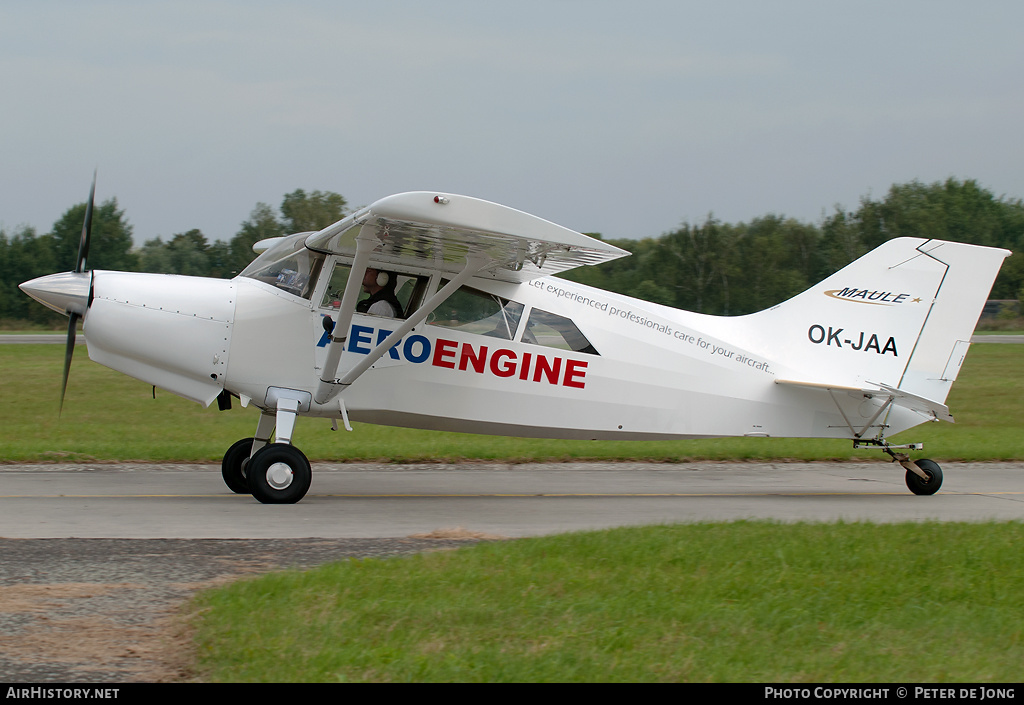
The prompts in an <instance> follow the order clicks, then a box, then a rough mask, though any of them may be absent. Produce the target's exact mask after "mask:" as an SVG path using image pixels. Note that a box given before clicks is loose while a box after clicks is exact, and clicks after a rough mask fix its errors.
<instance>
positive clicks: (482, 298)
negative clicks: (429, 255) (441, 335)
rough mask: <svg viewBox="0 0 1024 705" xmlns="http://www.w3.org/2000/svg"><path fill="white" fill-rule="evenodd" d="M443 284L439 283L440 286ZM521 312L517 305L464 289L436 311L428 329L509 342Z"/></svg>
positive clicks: (458, 291)
mask: <svg viewBox="0 0 1024 705" xmlns="http://www.w3.org/2000/svg"><path fill="white" fill-rule="evenodd" d="M446 283H447V282H445V281H444V280H441V285H442V286H443V285H444V284H446ZM523 308H524V307H523V305H522V304H521V303H519V302H517V301H509V300H508V299H503V298H501V297H500V296H495V295H494V294H488V293H485V292H483V291H479V290H477V289H471V288H469V287H467V286H464V287H461V288H460V289H458V290H457V291H456V292H455V293H454V294H452V295H451V296H449V297H448V298H447V299H446V300H445V301H444V303H442V304H441V305H440V306H438V307H437V309H436V310H435V311H434V313H433V314H432V318H431V320H430V325H432V326H440V327H442V328H451V329H453V330H460V331H464V332H466V333H474V334H476V335H488V336H491V337H492V338H501V339H503V340H512V338H513V336H515V334H516V328H518V327H519V319H520V318H522V317H523Z"/></svg>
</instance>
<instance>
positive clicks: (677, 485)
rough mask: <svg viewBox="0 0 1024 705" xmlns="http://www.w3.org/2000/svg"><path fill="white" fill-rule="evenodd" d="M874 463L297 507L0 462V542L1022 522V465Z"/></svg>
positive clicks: (391, 470) (330, 476)
mask: <svg viewBox="0 0 1024 705" xmlns="http://www.w3.org/2000/svg"><path fill="white" fill-rule="evenodd" d="M879 455H880V458H879V460H878V461H877V462H870V463H780V464H764V463H705V464H701V463H696V464H685V465H671V464H661V465H658V464H640V463H636V464H631V463H609V464H604V465H602V464H534V465H486V464H466V465H328V464H315V465H314V471H313V485H312V488H311V489H310V492H309V494H308V495H307V496H306V498H305V499H303V500H302V502H300V503H299V504H297V505H269V506H265V505H261V504H259V503H258V502H256V501H255V500H254V499H253V498H252V497H250V496H248V495H235V494H232V493H231V492H229V491H228V490H227V488H226V487H225V486H224V484H223V481H222V480H221V477H220V468H219V466H214V465H191V466H190V465H163V466H161V465H78V466H76V465H23V466H19V465H6V466H2V465H0V537H6V538H65V537H79V538H181V539H194V538H218V539H226V538H245V539H254V538H266V539H282V538H310V537H313V538H383V537H388V538H394V537H402V536H408V535H410V534H414V533H421V532H427V531H431V530H435V529H440V528H448V527H454V526H461V527H464V528H466V529H469V530H472V531H481V532H487V533H492V534H500V535H503V536H509V537H519V536H530V535H536V534H546V533H552V532H559V531H573V530H580V529H597V528H605V527H610V526H624V525H630V524H648V523H655V522H678V521H697V520H730V519H744V518H753V517H756V518H770V519H778V520H782V521H795V520H809V521H834V520H838V519H843V520H851V521H855V520H871V521H894V520H906V519H939V520H944V521H952V520H963V521H979V520H985V519H1024V465H1021V464H985V463H974V464H955V463H953V464H946V465H945V467H944V473H945V482H944V484H943V487H942V490H941V491H940V492H939V494H938V495H935V496H933V497H917V496H915V495H913V494H911V493H910V491H909V490H908V489H907V488H906V486H905V484H904V479H903V476H904V471H903V470H902V468H900V467H899V466H898V465H896V464H894V463H889V462H886V461H885V460H883V459H882V457H881V454H879Z"/></svg>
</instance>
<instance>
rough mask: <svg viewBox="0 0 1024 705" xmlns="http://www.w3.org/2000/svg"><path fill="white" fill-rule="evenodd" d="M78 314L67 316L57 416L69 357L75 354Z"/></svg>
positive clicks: (65, 384) (61, 402)
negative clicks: (66, 334) (62, 379)
mask: <svg viewBox="0 0 1024 705" xmlns="http://www.w3.org/2000/svg"><path fill="white" fill-rule="evenodd" d="M79 318H80V316H79V315H78V314H77V313H71V314H69V316H68V340H67V343H66V344H65V346H64V381H63V382H61V385H60V407H59V408H58V409H57V416H58V417H59V416H60V414H61V412H62V411H64V393H65V392H67V389H68V373H70V372H71V357H72V356H73V355H74V354H75V335H76V334H77V333H78V319H79Z"/></svg>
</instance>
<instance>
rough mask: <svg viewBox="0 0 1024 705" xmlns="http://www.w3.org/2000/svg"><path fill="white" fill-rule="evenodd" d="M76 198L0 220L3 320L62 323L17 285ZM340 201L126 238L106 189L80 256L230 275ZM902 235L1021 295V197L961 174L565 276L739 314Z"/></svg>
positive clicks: (73, 249)
mask: <svg viewBox="0 0 1024 705" xmlns="http://www.w3.org/2000/svg"><path fill="white" fill-rule="evenodd" d="M85 208H86V205H85V204H84V203H81V204H78V205H75V206H72V207H71V208H69V209H68V210H67V211H66V212H65V213H64V215H63V216H61V218H60V219H59V220H58V221H57V222H56V223H54V226H53V228H52V230H51V231H50V232H48V233H45V234H43V235H40V234H38V233H36V232H35V230H34V229H33V228H31V227H27V226H25V227H21V228H19V229H17V230H15V231H14V232H12V233H10V234H8V233H7V232H5V231H3V230H0V320H6V321H24V322H29V323H35V324H54V325H61V324H62V323H63V322H64V320H65V319H64V318H63V317H61V316H58V315H57V314H55V313H53V312H51V311H49V310H48V309H45V308H44V307H42V306H39V305H38V304H36V303H35V302H33V301H32V300H31V299H29V298H28V297H27V296H25V295H24V294H23V293H22V292H21V291H20V290H19V289H18V288H17V285H18V283H19V282H22V281H26V280H28V279H31V278H33V277H37V276H42V275H44V274H50V273H52V272H61V271H68V270H70V269H72V268H73V267H74V263H75V259H76V256H77V253H78V243H79V240H80V237H81V231H82V222H83V220H84V217H85ZM346 208H347V203H346V201H345V199H344V197H342V196H341V195H340V194H337V193H333V192H330V191H312V192H308V193H307V192H306V191H303V190H302V189H298V190H296V191H293V192H292V193H289V194H287V195H285V196H284V198H283V200H282V202H281V205H280V207H279V208H278V209H274V208H273V207H271V206H269V205H267V204H265V203H258V204H257V205H256V207H255V208H254V209H253V211H252V213H250V215H249V218H248V219H247V220H245V221H244V222H243V223H242V224H241V227H240V228H239V231H238V233H237V234H236V235H235V236H234V237H233V238H232V239H231V240H230V241H227V242H225V241H222V240H215V241H213V242H210V241H209V240H208V239H207V238H206V236H205V235H203V233H202V232H201V231H200V230H197V229H193V230H189V231H188V232H184V233H179V234H176V235H173V236H171V237H170V239H168V240H166V241H164V240H163V239H161V238H159V237H158V238H154V239H151V240H148V241H146V242H145V243H144V244H143V245H142V246H141V247H135V246H133V241H132V227H131V225H130V224H129V223H128V220H127V219H126V217H125V213H124V211H123V210H121V209H119V208H118V204H117V199H116V198H112V199H110V200H108V201H104V202H103V203H101V204H99V205H98V207H97V208H96V210H95V212H94V215H93V236H92V242H91V251H90V255H89V260H88V266H89V268H90V269H116V270H124V271H143V272H165V273H173V274H188V275H196V276H212V277H232V276H234V275H235V274H237V273H238V272H240V271H241V270H242V269H243V268H245V266H246V265H247V264H248V263H249V262H250V261H252V259H253V257H254V256H255V255H254V254H253V251H252V245H253V244H254V243H255V242H257V241H259V240H262V239H264V238H268V237H276V236H279V235H284V234H288V233H293V232H303V231H307V230H319V229H321V228H323V227H326V226H327V225H330V224H331V223H333V222H335V221H337V220H339V219H340V218H342V217H343V216H344V215H345V212H346ZM590 234H591V235H595V236H596V237H600V235H599V234H595V233H590ZM904 236H910V237H923V238H929V237H931V238H938V239H942V240H954V241H959V242H968V243H973V244H978V245H989V246H993V247H1004V248H1006V249H1009V250H1012V251H1013V252H1014V254H1013V255H1012V256H1011V257H1010V258H1009V259H1007V260H1006V262H1005V263H1004V264H1003V268H1002V271H1001V272H1000V274H999V277H998V279H997V280H996V283H995V286H994V288H993V291H992V294H991V298H994V299H1018V300H1019V299H1020V298H1021V297H1022V296H1024V203H1022V201H1021V200H1020V199H1019V198H1018V199H1012V198H1006V197H1002V196H1000V197H996V196H995V195H994V194H993V193H992V192H991V191H989V190H987V189H985V188H982V187H981V186H979V185H978V183H977V182H976V181H974V180H970V179H968V180H964V181H960V180H956V179H947V180H946V181H944V182H935V183H931V184H924V183H921V182H919V181H911V182H909V183H904V184H895V185H893V186H892V187H891V188H890V189H889V191H888V193H887V194H886V195H885V197H884V198H881V199H875V198H872V197H871V196H864V197H862V198H861V199H860V204H859V207H858V208H856V209H855V210H846V209H843V208H839V207H836V208H834V210H833V212H832V213H831V214H827V215H823V217H822V218H821V220H820V221H819V222H818V223H805V222H800V221H798V220H795V219H793V218H785V217H783V216H779V215H774V214H768V215H765V216H762V217H758V218H754V219H752V220H751V221H749V222H745V223H744V222H741V223H724V222H722V221H720V220H718V219H717V218H715V217H714V215H713V214H709V215H708V216H707V218H705V219H704V221H703V222H699V223H688V222H684V223H682V224H681V225H680V226H679V227H678V228H677V229H675V230H673V231H671V232H668V233H664V234H662V235H660V236H658V237H648V238H643V239H639V240H625V239H623V240H612V241H611V242H612V243H613V244H615V245H617V246H619V247H621V248H623V249H625V250H628V251H630V252H631V253H633V256H631V257H626V258H623V259H619V260H616V261H613V262H608V263H606V264H603V265H601V266H599V267H582V268H580V269H576V270H571V271H569V272H567V273H565V274H564V275H563V276H564V277H565V278H567V279H571V280H573V281H577V282H580V283H584V284H589V285H592V286H597V287H600V288H602V289H608V290H610V291H616V292H619V293H623V294H627V295H630V296H635V297H638V298H641V299H645V300H648V301H654V302H657V303H661V304H665V305H668V306H673V307H677V308H683V309H687V310H691V311H699V312H702V313H711V314H718V315H739V314H744V313H752V312H754V311H759V310H762V309H764V308H768V307H769V306H773V305H775V304H777V303H779V302H781V301H784V300H786V299H788V298H790V297H791V296H794V295H796V294H798V293H800V292H801V291H803V290H805V289H807V288H808V287H809V286H811V285H812V284H814V283H815V282H817V281H820V280H822V279H824V278H825V277H826V276H828V275H829V274H832V273H833V272H835V271H837V270H838V269H840V268H842V267H843V266H845V265H846V264H848V263H850V262H852V261H853V260H855V259H856V258H858V257H860V256H861V255H863V254H864V253H866V252H868V251H869V250H871V249H872V248H874V247H877V246H878V245H880V244H881V243H883V242H885V241H886V240H889V239H891V238H894V237H904ZM9 325H16V324H14V323H11V324H9Z"/></svg>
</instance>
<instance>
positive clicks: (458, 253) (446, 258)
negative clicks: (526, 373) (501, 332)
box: [305, 191, 629, 426]
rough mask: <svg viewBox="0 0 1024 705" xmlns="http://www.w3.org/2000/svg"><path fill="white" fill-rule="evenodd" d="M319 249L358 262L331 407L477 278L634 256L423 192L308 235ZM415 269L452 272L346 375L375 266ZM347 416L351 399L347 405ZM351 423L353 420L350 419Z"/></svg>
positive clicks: (324, 381) (505, 210)
mask: <svg viewBox="0 0 1024 705" xmlns="http://www.w3.org/2000/svg"><path fill="white" fill-rule="evenodd" d="M305 243H306V247H307V248H309V249H310V250H313V251H316V252H322V253H325V254H331V255H340V256H350V257H352V270H351V272H350V274H349V278H348V283H347V284H346V286H345V292H344V293H343V294H342V297H341V305H340V307H339V309H338V321H337V322H336V324H335V327H334V330H333V332H332V335H331V343H330V347H329V348H328V351H327V360H326V362H325V364H324V367H323V370H322V374H321V376H320V382H319V384H318V386H317V392H316V394H315V396H314V399H315V400H316V402H317V403H318V404H325V403H327V402H328V401H330V400H331V399H333V398H334V397H336V396H337V395H338V394H339V393H340V392H341V391H342V390H344V389H345V388H346V387H348V386H349V385H351V384H352V383H353V382H354V381H355V380H356V379H358V378H359V376H360V375H362V374H363V372H365V371H366V370H367V369H369V368H370V366H371V365H372V364H373V363H374V362H376V361H377V360H378V359H379V358H380V357H381V356H382V355H383V354H384V353H385V352H386V351H387V350H389V349H390V348H391V347H392V346H393V345H394V344H395V343H396V342H398V341H399V340H401V339H402V337H403V336H405V335H406V334H407V333H409V331H411V330H412V329H413V328H414V327H415V326H416V325H419V324H420V323H421V322H422V321H423V320H425V319H426V317H427V316H428V315H430V313H431V312H432V311H433V310H434V309H435V308H437V307H438V306H439V305H441V304H442V303H443V302H444V301H445V299H447V298H448V297H449V296H450V295H451V294H452V293H453V292H454V291H455V290H456V289H458V288H459V287H460V286H462V285H463V284H465V283H466V282H467V281H469V279H471V278H473V277H491V278H493V279H497V280H500V281H505V282H510V283H523V282H528V281H530V280H531V279H537V278H538V277H543V276H550V275H552V274H557V273H559V272H564V271H566V270H569V269H573V268H575V267H579V266H582V265H586V264H599V263H601V262H607V261H609V260H613V259H618V258H619V257H624V256H626V255H628V254H629V252H627V251H626V250H622V249H620V248H618V247H615V246H614V245H609V244H608V243H605V242H602V241H600V240H597V239H595V238H592V237H588V236H586V235H583V234H582V233H578V232H576V231H574V230H569V229H568V228H563V227H562V226H560V225H556V224H554V223H552V222H549V221H547V220H544V219H542V218H538V217H536V216H534V215H530V214H529V213H524V212H523V211H518V210H515V209H514V208H509V207H507V206H502V205H499V204H497V203H491V202H489V201H483V200H480V199H478V198H470V197H468V196H458V195H455V194H447V193H434V192H428V191H416V192H411V193H400V194H397V195H394V196H388V197H387V198H382V199H380V200H379V201H375V202H374V203H373V204H372V205H370V206H368V207H366V208H363V209H361V210H359V211H357V212H356V213H354V214H352V215H351V216H349V217H347V218H345V219H343V220H341V221H338V222H337V223H335V224H334V225H332V226H330V227H328V228H325V229H324V230H321V231H320V232H318V233H314V234H312V235H310V236H309V237H308V238H306V241H305ZM371 262H372V263H373V265H374V268H377V269H387V268H388V265H392V266H394V265H402V264H415V265H419V266H423V265H424V264H426V265H428V266H430V267H431V268H433V269H436V270H438V271H441V272H446V273H448V274H450V275H452V278H451V280H450V281H449V282H448V283H447V284H446V285H445V286H443V287H442V288H441V289H440V290H439V291H438V292H437V293H436V294H434V295H433V296H432V297H431V298H430V299H429V300H428V301H426V302H425V303H424V304H423V305H422V306H420V308H419V309H417V310H416V311H415V312H414V313H413V314H412V315H411V316H409V318H407V319H406V320H405V321H404V322H403V323H402V325H401V326H399V327H398V328H397V329H396V330H395V331H394V332H393V333H392V334H391V335H390V336H388V338H387V339H386V340H384V341H382V342H380V343H378V345H377V346H376V347H375V348H374V349H373V350H372V351H371V352H370V354H368V355H366V356H365V357H364V358H363V359H362V360H361V361H360V362H359V364H358V365H356V366H355V367H354V368H353V369H351V370H349V371H348V372H347V373H346V374H345V376H344V377H342V378H340V379H339V378H338V377H337V372H338V366H339V363H340V361H341V356H342V353H343V351H344V348H345V341H346V339H347V337H348V330H349V326H350V324H351V322H352V314H353V313H354V312H355V307H356V301H357V298H358V294H359V289H360V287H361V282H362V280H363V274H364V273H365V271H366V269H367V267H368V266H369V264H370V263H371ZM339 407H340V411H341V413H342V415H343V417H344V416H345V415H346V412H345V406H344V399H341V400H340V401H339ZM346 426H347V422H346Z"/></svg>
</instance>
